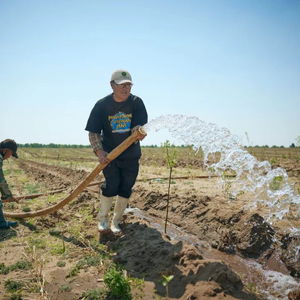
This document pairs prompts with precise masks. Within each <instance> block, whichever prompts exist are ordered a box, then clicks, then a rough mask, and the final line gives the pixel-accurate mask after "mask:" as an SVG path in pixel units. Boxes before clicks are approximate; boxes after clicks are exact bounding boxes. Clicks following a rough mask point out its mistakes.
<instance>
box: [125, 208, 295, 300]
mask: <svg viewBox="0 0 300 300" xmlns="http://www.w3.org/2000/svg"><path fill="white" fill-rule="evenodd" d="M125 213H131V214H133V215H134V216H136V217H138V218H140V219H143V220H146V221H148V222H149V223H150V224H151V227H153V228H155V229H156V230H157V231H159V232H160V233H161V234H164V222H163V221H162V220H161V219H159V218H155V217H153V216H149V215H148V214H146V213H145V212H144V211H141V210H140V209H138V208H127V209H126V211H125ZM167 235H168V236H169V237H170V238H171V240H175V241H182V242H184V243H186V244H190V245H193V246H195V247H196V248H197V249H198V250H199V251H200V253H201V255H202V256H203V257H204V258H205V259H216V260H222V261H224V262H225V263H226V264H227V265H229V266H230V267H231V268H232V270H233V271H235V272H236V273H237V274H239V276H240V277H241V279H242V280H243V282H244V284H245V285H247V284H248V285H249V286H250V285H251V286H252V287H255V288H256V290H257V291H258V292H259V293H260V294H261V295H262V296H264V297H265V298H266V299H268V300H277V299H283V300H288V296H287V295H288V293H289V292H290V291H291V290H294V289H296V288H297V287H299V283H300V281H297V280H296V279H294V278H293V277H291V276H289V275H287V274H283V273H281V272H276V271H272V270H265V269H264V268H263V266H262V265H261V264H259V263H258V262H256V261H255V260H252V259H245V258H242V257H240V256H237V255H229V254H226V253H224V252H220V251H218V250H216V249H213V248H211V247H210V245H209V243H208V242H206V241H201V240H199V239H198V238H197V237H196V236H195V235H193V234H190V233H186V232H185V231H183V230H182V229H181V228H179V227H177V226H175V225H173V224H171V223H168V227H167ZM273 267H275V268H276V266H273ZM279 267H280V266H279Z"/></svg>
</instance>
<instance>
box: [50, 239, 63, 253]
mask: <svg viewBox="0 0 300 300" xmlns="http://www.w3.org/2000/svg"><path fill="white" fill-rule="evenodd" d="M50 252H51V254H53V255H60V254H64V253H65V252H66V245H65V241H64V240H62V244H61V245H53V246H52V249H51V251H50Z"/></svg>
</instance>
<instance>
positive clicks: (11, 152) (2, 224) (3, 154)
mask: <svg viewBox="0 0 300 300" xmlns="http://www.w3.org/2000/svg"><path fill="white" fill-rule="evenodd" d="M11 156H14V157H16V158H18V155H17V144H16V142H15V141H14V140H11V139H6V140H4V141H2V142H1V143H0V191H1V201H0V229H8V228H10V227H15V226H17V225H18V223H17V222H9V221H6V220H5V218H4V215H3V211H2V206H3V205H2V201H4V202H13V201H15V202H17V201H16V199H15V198H14V197H13V196H12V193H11V191H10V189H9V187H8V184H7V182H6V180H5V178H4V174H3V170H2V167H3V160H5V159H8V158H10V157H11Z"/></svg>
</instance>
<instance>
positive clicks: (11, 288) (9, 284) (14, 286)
mask: <svg viewBox="0 0 300 300" xmlns="http://www.w3.org/2000/svg"><path fill="white" fill-rule="evenodd" d="M4 286H5V289H6V290H7V291H8V292H11V293H14V292H16V291H18V290H20V289H21V288H22V287H23V283H22V282H20V281H15V280H11V279H8V280H6V281H5V283H4Z"/></svg>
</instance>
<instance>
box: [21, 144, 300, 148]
mask: <svg viewBox="0 0 300 300" xmlns="http://www.w3.org/2000/svg"><path fill="white" fill-rule="evenodd" d="M18 147H20V148H91V146H90V145H77V144H54V143H50V144H40V143H25V144H18ZM160 147H163V146H162V145H145V146H142V148H160ZM171 147H176V148H192V147H193V145H173V144H171ZM295 147H298V146H296V145H295V144H294V143H292V144H291V145H290V146H289V148H295ZM245 148H286V147H284V146H276V145H273V146H271V147H270V146H268V145H263V146H259V145H256V146H245Z"/></svg>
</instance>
